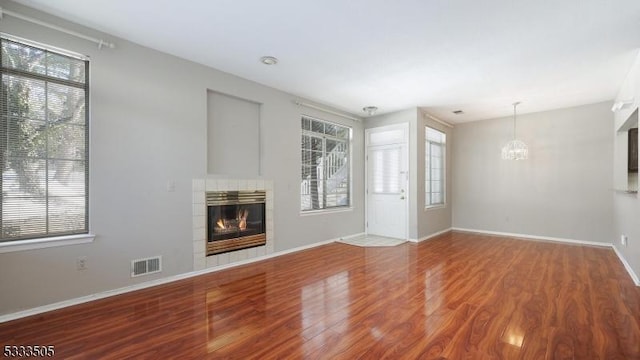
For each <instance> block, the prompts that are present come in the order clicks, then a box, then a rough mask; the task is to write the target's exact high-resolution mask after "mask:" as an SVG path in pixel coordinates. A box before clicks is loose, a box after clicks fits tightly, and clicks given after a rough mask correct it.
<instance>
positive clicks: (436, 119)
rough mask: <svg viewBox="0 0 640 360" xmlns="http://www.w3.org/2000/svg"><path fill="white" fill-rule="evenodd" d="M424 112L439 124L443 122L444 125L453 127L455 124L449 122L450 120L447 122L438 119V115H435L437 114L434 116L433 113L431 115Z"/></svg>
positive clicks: (424, 113)
mask: <svg viewBox="0 0 640 360" xmlns="http://www.w3.org/2000/svg"><path fill="white" fill-rule="evenodd" d="M422 114H423V115H424V116H426V117H428V118H429V119H431V120H433V121H435V122H437V123H439V124H442V125H444V126H447V127H450V128H453V125H452V124H449V123H448V122H446V121H444V120H440V119H438V118H437V117H435V116H433V115H431V114H428V113H426V112H423V113H422Z"/></svg>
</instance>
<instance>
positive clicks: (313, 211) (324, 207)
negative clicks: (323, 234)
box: [299, 114, 353, 215]
mask: <svg viewBox="0 0 640 360" xmlns="http://www.w3.org/2000/svg"><path fill="white" fill-rule="evenodd" d="M305 119H306V120H308V121H310V122H313V121H316V122H322V123H323V124H324V125H331V126H337V127H339V128H343V129H346V130H347V136H346V138H342V137H339V136H337V135H336V136H332V135H328V134H326V133H324V132H323V133H320V132H317V131H313V129H304V125H303V124H304V120H305ZM305 136H309V137H312V138H316V139H321V140H322V158H326V157H327V154H326V151H327V150H326V143H327V140H333V141H339V142H343V143H344V144H345V145H346V159H347V160H346V162H347V163H346V166H347V169H348V175H347V187H346V190H347V191H346V204H345V205H333V206H327V201H326V198H327V195H331V194H344V193H327V192H326V187H327V183H328V181H327V177H326V175H327V174H326V173H324V172H323V178H322V179H317V180H316V181H322V186H323V191H322V207H320V208H317V209H314V208H310V209H305V208H304V207H303V196H305V195H307V196H309V195H310V194H304V193H303V191H302V188H303V182H304V181H305V180H306V179H304V178H303V173H302V171H300V173H299V176H300V178H299V179H300V191H299V196H300V198H299V199H300V201H299V206H300V208H299V211H300V214H301V215H311V214H316V213H326V212H339V211H347V210H351V209H352V198H351V195H352V193H353V191H352V180H353V162H352V160H353V153H352V150H351V149H352V142H353V128H352V127H350V126H347V125H344V124H340V123H336V122H332V121H328V120H324V119H320V118H317V117H314V116H309V115H305V114H302V115H301V116H300V140H301V147H300V154H301V156H300V169H301V170H302V168H303V167H305V164H304V158H303V156H302V152H303V151H304V150H305V149H304V148H303V147H302V144H303V141H304V137H305ZM325 161H326V159H325ZM324 167H326V163H325V164H324V165H323V168H324ZM309 186H310V185H309ZM310 188H311V187H310Z"/></svg>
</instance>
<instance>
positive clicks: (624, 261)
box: [452, 227, 640, 286]
mask: <svg viewBox="0 0 640 360" xmlns="http://www.w3.org/2000/svg"><path fill="white" fill-rule="evenodd" d="M452 230H453V231H462V232H470V233H478V234H487V235H497V236H508V237H513V238H520V239H530V240H545V241H554V242H560V243H569V244H580V245H589V246H600V247H607V248H612V249H613V251H614V252H615V253H616V255H617V256H618V258H619V259H620V262H622V265H624V268H625V269H626V270H627V273H629V276H630V277H631V280H633V282H634V283H635V284H636V286H640V278H638V275H637V274H636V273H635V272H634V271H633V269H632V268H631V265H629V262H627V259H625V258H624V256H623V255H622V253H621V252H620V251H618V248H616V247H615V245H613V243H604V242H597V241H586V240H574V239H564V238H556V237H549V236H537V235H527V234H514V233H505V232H500V231H487V230H477V229H464V228H456V227H454V228H452Z"/></svg>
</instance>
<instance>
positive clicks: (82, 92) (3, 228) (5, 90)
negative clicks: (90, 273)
mask: <svg viewBox="0 0 640 360" xmlns="http://www.w3.org/2000/svg"><path fill="white" fill-rule="evenodd" d="M0 42H1V48H2V53H1V55H0V56H1V64H2V67H1V68H0V73H1V76H2V84H1V88H2V96H1V100H0V116H1V122H0V171H1V176H0V189H1V192H0V194H1V195H0V196H1V202H0V241H11V240H18V239H27V238H40V237H48V236H58V235H69V234H81V233H87V232H88V218H87V215H88V214H87V208H88V186H87V184H88V177H89V173H88V169H89V164H88V158H89V157H88V151H89V147H88V106H87V98H88V93H89V82H88V74H89V69H88V67H89V62H88V61H87V60H86V59H82V58H77V57H73V56H69V55H68V54H62V53H58V52H54V51H50V50H47V49H45V48H42V47H39V46H34V45H31V44H26V43H22V42H20V41H14V40H11V39H7V38H1V39H0Z"/></svg>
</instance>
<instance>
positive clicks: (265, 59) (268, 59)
mask: <svg viewBox="0 0 640 360" xmlns="http://www.w3.org/2000/svg"><path fill="white" fill-rule="evenodd" d="M260 62H261V63H263V64H265V65H275V64H277V63H278V59H277V58H275V57H273V56H263V57H261V58H260Z"/></svg>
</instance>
